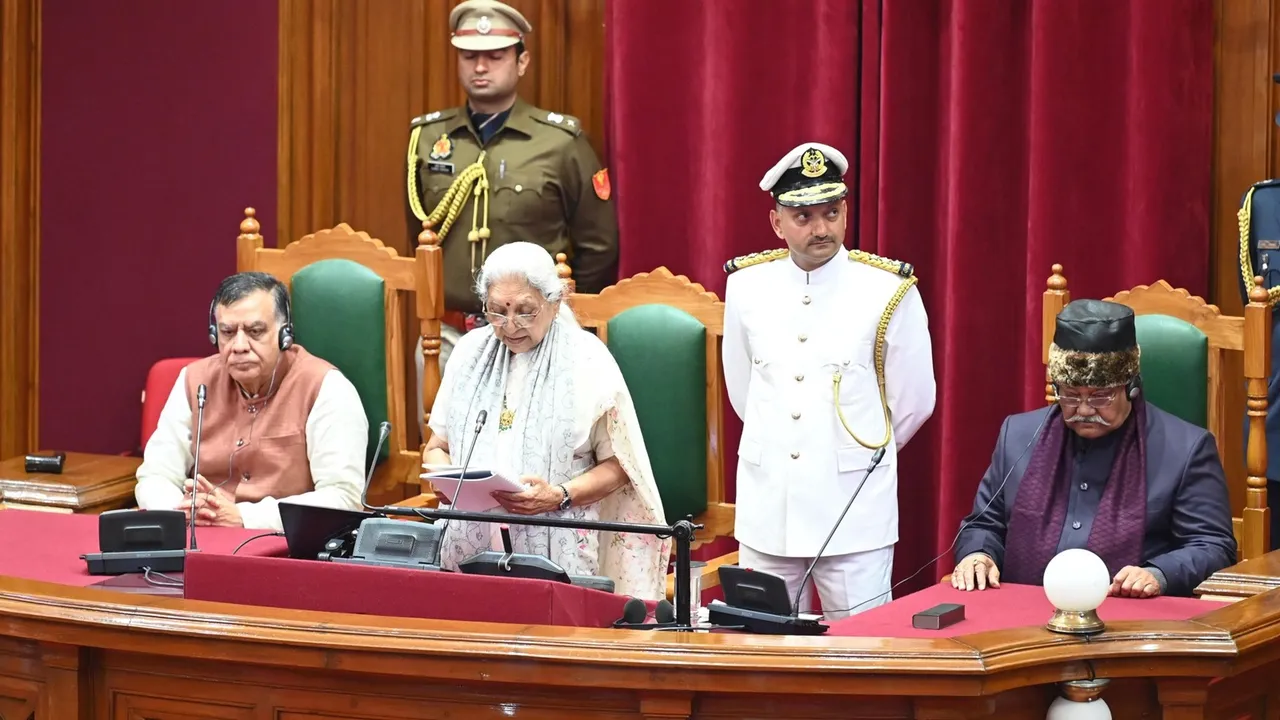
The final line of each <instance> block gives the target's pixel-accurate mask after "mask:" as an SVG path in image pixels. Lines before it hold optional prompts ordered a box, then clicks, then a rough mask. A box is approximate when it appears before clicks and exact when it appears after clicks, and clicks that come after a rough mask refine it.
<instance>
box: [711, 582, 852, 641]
mask: <svg viewBox="0 0 1280 720" xmlns="http://www.w3.org/2000/svg"><path fill="white" fill-rule="evenodd" d="M719 575H720V587H721V588H722V589H723V590H724V602H723V603H719V602H714V603H711V604H710V605H708V606H707V610H708V620H710V621H711V623H712V624H714V625H741V626H742V628H743V629H744V630H746V631H748V632H756V633H763V634H768V635H821V634H822V633H824V632H826V631H827V626H826V625H823V624H822V623H820V622H818V620H817V618H816V617H812V616H807V615H803V614H798V613H796V614H793V612H794V611H793V609H792V604H791V599H790V598H789V597H788V596H787V583H786V581H785V580H783V579H782V578H780V577H778V576H777V575H774V574H772V573H767V572H760V571H758V570H751V569H749V568H744V567H740V566H738V565H723V566H721V567H720V570H719Z"/></svg>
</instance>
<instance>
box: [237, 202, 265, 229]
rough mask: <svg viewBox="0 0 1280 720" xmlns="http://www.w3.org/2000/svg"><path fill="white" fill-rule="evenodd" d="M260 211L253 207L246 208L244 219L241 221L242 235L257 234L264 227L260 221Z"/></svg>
mask: <svg viewBox="0 0 1280 720" xmlns="http://www.w3.org/2000/svg"><path fill="white" fill-rule="evenodd" d="M257 215H258V211H257V210H254V209H253V208H251V207H247V208H245V209H244V220H241V221H240V234H241V235H257V234H258V231H259V230H261V229H262V225H261V224H260V223H259V222H258V218H257Z"/></svg>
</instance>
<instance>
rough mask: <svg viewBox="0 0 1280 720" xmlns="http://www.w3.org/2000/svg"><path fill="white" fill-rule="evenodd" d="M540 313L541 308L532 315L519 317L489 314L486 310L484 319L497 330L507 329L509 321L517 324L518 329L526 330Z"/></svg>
mask: <svg viewBox="0 0 1280 720" xmlns="http://www.w3.org/2000/svg"><path fill="white" fill-rule="evenodd" d="M540 312H542V309H541V308H539V309H537V310H535V311H533V312H531V313H521V314H519V315H511V316H508V315H504V314H502V313H496V312H489V311H488V310H486V311H485V313H484V319H485V320H488V321H489V324H490V325H492V326H494V327H496V328H500V327H506V325H507V321H508V320H510V321H511V322H512V323H514V324H515V326H516V328H518V329H520V330H524V329H525V328H527V327H529V326H530V325H532V324H533V321H534V319H535V318H537V317H538V313H540Z"/></svg>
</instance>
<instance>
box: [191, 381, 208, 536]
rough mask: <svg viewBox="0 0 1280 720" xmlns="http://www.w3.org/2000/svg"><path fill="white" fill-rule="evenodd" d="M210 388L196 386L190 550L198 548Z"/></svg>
mask: <svg viewBox="0 0 1280 720" xmlns="http://www.w3.org/2000/svg"><path fill="white" fill-rule="evenodd" d="M208 392H209V390H208V388H206V387H205V386H204V385H203V384H202V385H200V387H198V388H196V453H195V455H196V457H195V461H194V462H193V463H192V467H191V517H190V525H191V539H190V540H189V541H188V544H187V547H188V549H189V550H196V549H197V548H196V488H198V487H199V486H200V481H199V480H197V479H196V478H198V477H200V435H201V434H202V433H203V432H204V399H205V396H206V395H207V394H208Z"/></svg>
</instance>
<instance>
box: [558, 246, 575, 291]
mask: <svg viewBox="0 0 1280 720" xmlns="http://www.w3.org/2000/svg"><path fill="white" fill-rule="evenodd" d="M556 275H557V276H558V277H559V278H560V282H562V283H564V285H565V287H566V288H568V289H569V292H571V293H572V292H576V291H577V289H578V283H577V281H575V280H574V279H573V268H571V267H569V256H568V255H565V254H564V253H556Z"/></svg>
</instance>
